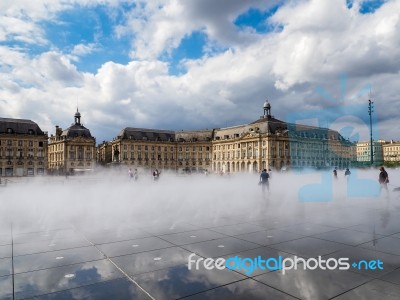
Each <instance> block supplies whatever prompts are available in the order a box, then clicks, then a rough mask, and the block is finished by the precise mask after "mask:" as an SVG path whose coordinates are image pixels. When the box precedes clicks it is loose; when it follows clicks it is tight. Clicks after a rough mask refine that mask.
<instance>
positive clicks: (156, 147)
mask: <svg viewBox="0 0 400 300" xmlns="http://www.w3.org/2000/svg"><path fill="white" fill-rule="evenodd" d="M211 139H212V130H198V131H182V132H175V131H168V130H153V129H143V128H131V127H128V128H125V129H123V130H121V132H120V133H119V134H118V136H117V137H116V138H114V139H113V141H112V142H111V147H112V149H111V151H112V161H113V162H117V163H122V164H127V165H132V166H135V167H143V168H157V169H172V170H178V169H180V168H181V169H186V170H191V171H194V170H202V169H209V168H210V166H211Z"/></svg>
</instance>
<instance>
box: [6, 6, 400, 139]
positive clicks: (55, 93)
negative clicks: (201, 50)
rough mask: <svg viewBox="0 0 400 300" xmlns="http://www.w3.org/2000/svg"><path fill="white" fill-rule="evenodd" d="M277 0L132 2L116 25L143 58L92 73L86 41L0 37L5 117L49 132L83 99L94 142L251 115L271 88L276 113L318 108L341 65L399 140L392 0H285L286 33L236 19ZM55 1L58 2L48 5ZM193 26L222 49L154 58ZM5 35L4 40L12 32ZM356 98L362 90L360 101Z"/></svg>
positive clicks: (281, 18)
mask: <svg viewBox="0 0 400 300" xmlns="http://www.w3.org/2000/svg"><path fill="white" fill-rule="evenodd" d="M40 3H41V2H40ZM60 3H61V2H60ZM62 3H67V2H64V1H62ZM71 3H72V2H70V3H69V4H68V3H67V6H68V5H72V4H71ZM82 3H84V4H85V5H92V4H93V2H92V1H86V2H82ZM272 3H273V2H271V1H261V0H260V1H255V0H254V1H251V2H246V1H211V0H207V1H200V0H197V1H177V0H171V1H161V0H160V1H149V2H148V1H143V2H136V4H137V5H139V6H140V7H141V8H140V9H136V10H132V12H131V14H130V15H129V16H127V18H128V19H127V22H126V26H125V27H123V26H119V27H118V28H115V30H116V32H117V33H118V34H120V35H121V36H122V35H127V34H129V33H130V32H131V33H132V32H133V34H134V37H135V39H134V41H133V45H132V47H133V48H132V51H133V52H134V57H136V58H138V59H139V58H140V60H138V59H134V60H132V61H131V62H130V63H128V64H126V65H123V64H117V63H115V62H112V61H109V62H106V63H104V64H103V65H102V66H101V67H100V68H99V69H98V70H97V71H96V73H95V74H91V73H87V72H85V73H83V72H80V71H78V70H77V68H76V67H75V65H74V60H75V59H76V58H75V57H74V55H76V56H77V55H80V56H84V55H85V54H87V53H90V51H93V50H95V46H94V45H91V44H85V45H84V44H78V45H76V47H75V48H74V49H73V51H72V53H70V54H63V53H60V52H59V51H56V50H55V51H47V52H44V53H41V54H38V55H36V56H32V55H31V54H29V53H27V52H28V51H26V49H16V48H10V47H5V46H1V47H0V60H1V61H2V62H6V64H4V63H3V64H2V65H0V79H1V80H0V111H1V113H2V116H9V117H21V118H31V119H33V120H35V121H37V122H38V123H39V124H40V125H41V126H42V127H44V128H43V129H45V130H49V131H51V132H53V131H54V130H53V126H54V125H56V124H57V125H60V126H62V127H66V126H69V124H70V123H71V122H72V121H73V114H74V112H75V108H76V105H77V103H78V104H79V108H80V110H81V112H82V114H83V117H82V120H83V122H84V123H85V125H87V126H88V127H89V128H90V129H91V130H92V133H93V134H94V135H95V136H97V137H98V140H99V141H102V140H105V139H111V138H112V137H113V136H115V135H116V134H117V133H118V132H119V131H120V129H121V128H123V127H126V126H136V127H149V128H168V129H184V128H198V129H201V128H212V127H218V126H227V125H234V124H240V123H242V122H250V121H253V120H255V119H256V118H258V117H259V115H260V114H261V113H262V110H261V106H262V104H263V102H264V99H265V98H266V97H268V98H269V99H270V101H271V103H272V111H273V114H274V115H275V116H276V117H279V118H284V116H285V114H286V113H287V112H290V111H299V110H304V109H313V108H323V107H324V105H325V104H326V101H325V102H324V99H322V98H323V97H322V96H320V95H318V94H316V93H315V92H314V89H315V87H316V86H322V87H325V88H326V89H327V90H328V91H330V92H332V93H333V94H334V95H337V94H340V85H339V80H338V75H339V74H341V73H347V74H348V77H349V79H348V88H347V90H348V93H347V95H346V98H347V99H348V98H350V96H352V95H354V94H356V93H357V91H359V89H360V88H362V87H363V86H364V85H365V84H367V83H371V84H372V86H373V91H374V95H376V98H377V101H376V112H377V114H378V115H379V117H380V118H381V120H384V122H383V123H382V124H385V130H381V135H382V136H383V137H384V138H393V139H400V136H399V133H398V132H397V129H395V128H397V127H396V126H397V124H398V121H397V115H396V113H395V112H396V111H398V110H399V109H400V107H399V105H400V104H399V103H400V101H398V95H399V94H400V82H399V78H400V77H399V66H400V52H399V51H398V49H399V48H400V37H399V35H398V34H396V33H397V32H399V31H400V30H399V29H400V28H399V27H400V25H399V24H400V21H399V16H398V11H400V7H399V5H400V3H399V1H388V2H387V3H385V4H384V5H383V6H382V7H381V8H380V9H378V10H377V11H376V12H375V13H373V14H368V15H361V14H359V13H358V9H357V5H354V6H353V8H352V9H348V8H347V7H346V5H345V1H342V2H332V1H328V0H319V1H295V2H292V1H288V2H287V3H285V4H284V5H283V6H282V7H281V8H280V9H279V10H278V12H277V14H276V15H275V16H274V17H273V18H272V19H271V20H270V22H274V23H276V24H283V25H284V28H283V30H282V31H281V32H273V33H269V34H255V33H252V32H241V31H238V29H237V28H235V27H234V25H233V23H232V21H233V20H234V19H235V18H236V17H237V16H238V15H239V14H241V13H243V12H245V11H247V10H248V9H249V8H250V7H259V8H261V9H265V8H267V7H270V6H271V4H272ZM17 4H18V2H17ZM17 4H16V5H17ZM2 5H3V6H4V4H2ZM30 5H33V4H30ZM113 5H116V3H113ZM38 6H39V8H38V7H36V8H35V9H36V10H35V9H33V7H31V8H32V9H33V10H34V11H35V12H34V13H32V14H33V15H34V16H36V17H37V18H39V17H44V11H43V9H44V8H43V7H44V6H40V5H38ZM50 7H51V5H50ZM0 9H1V7H0ZM58 9H63V8H62V6H61V4H59V5H58V6H57V5H55V6H54V7H53V8H52V11H54V12H55V11H57V10H58ZM15 11H18V10H17V9H15ZM8 13H10V9H9V10H8ZM17 15H18V14H17V13H14V15H13V16H14V17H17ZM193 30H202V31H203V32H205V33H206V34H207V36H208V39H209V40H210V41H211V42H213V43H217V44H220V45H225V46H226V47H227V48H228V49H229V50H227V51H225V52H222V53H220V54H214V55H213V56H208V55H205V56H204V57H202V58H200V59H197V60H185V61H184V64H185V66H186V68H187V72H186V73H185V74H183V75H181V76H172V75H170V74H169V73H168V62H161V61H159V60H157V57H158V56H159V55H160V53H166V52H168V51H171V50H172V49H173V48H174V47H177V46H178V45H179V43H180V41H181V39H182V37H183V36H185V35H187V34H190V33H191V32H192V31H193ZM0 32H1V31H0ZM1 36H3V37H4V38H6V39H8V32H7V31H5V33H3V35H1V34H0V37H1ZM39 36H40V34H39ZM31 56H32V57H31ZM82 60H84V57H83V58H82ZM361 100H364V101H365V100H366V99H363V98H362V99H358V100H357V101H356V103H360V101H361ZM388 107H389V108H391V109H388ZM49 118H50V120H51V122H50V121H49ZM50 123H52V124H50ZM49 126H50V127H49Z"/></svg>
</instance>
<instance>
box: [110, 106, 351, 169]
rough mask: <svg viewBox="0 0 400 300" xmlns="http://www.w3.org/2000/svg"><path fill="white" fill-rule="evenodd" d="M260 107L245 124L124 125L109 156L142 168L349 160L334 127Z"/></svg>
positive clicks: (340, 163)
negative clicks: (206, 127) (311, 123)
mask: <svg viewBox="0 0 400 300" xmlns="http://www.w3.org/2000/svg"><path fill="white" fill-rule="evenodd" d="M263 110H264V115H263V116H261V117H260V118H259V119H258V120H256V121H254V122H252V123H250V124H245V125H238V126H233V127H227V128H216V129H212V130H197V131H167V130H153V129H143V128H125V129H123V130H122V131H121V132H120V133H119V134H118V136H117V137H116V138H114V139H113V141H112V142H111V147H112V149H111V151H112V158H111V160H112V161H113V162H118V163H122V164H127V165H132V166H137V167H145V168H160V169H174V170H178V169H186V170H203V169H207V170H209V171H213V172H219V173H220V172H223V173H226V172H256V171H259V170H260V169H264V168H268V169H269V168H274V169H285V168H305V167H311V168H326V167H338V168H345V167H348V166H350V164H351V163H352V162H353V161H354V160H355V157H356V154H355V145H354V144H353V143H351V142H350V141H348V140H346V139H344V138H343V137H342V136H341V135H340V134H339V133H338V132H337V131H334V130H330V129H327V128H320V127H314V126H306V125H298V124H290V123H287V122H284V121H281V120H279V119H276V118H274V117H273V116H272V115H271V105H270V104H269V103H268V102H266V103H265V104H264V107H263ZM111 160H109V161H108V162H111Z"/></svg>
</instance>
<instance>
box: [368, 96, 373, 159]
mask: <svg viewBox="0 0 400 300" xmlns="http://www.w3.org/2000/svg"><path fill="white" fill-rule="evenodd" d="M373 104H374V102H372V101H371V99H370V100H368V114H369V129H370V147H371V166H372V165H373V163H374V152H373V151H374V150H373V146H372V113H373V112H374V111H373V108H374V106H373Z"/></svg>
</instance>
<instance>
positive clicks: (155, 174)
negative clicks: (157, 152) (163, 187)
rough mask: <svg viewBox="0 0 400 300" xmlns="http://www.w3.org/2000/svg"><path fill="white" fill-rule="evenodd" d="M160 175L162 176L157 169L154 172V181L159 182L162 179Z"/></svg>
mask: <svg viewBox="0 0 400 300" xmlns="http://www.w3.org/2000/svg"><path fill="white" fill-rule="evenodd" d="M160 174H161V172H160V171H158V169H155V170H154V172H153V179H154V181H158V179H159V178H160Z"/></svg>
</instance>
